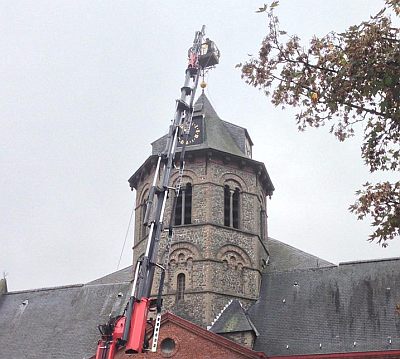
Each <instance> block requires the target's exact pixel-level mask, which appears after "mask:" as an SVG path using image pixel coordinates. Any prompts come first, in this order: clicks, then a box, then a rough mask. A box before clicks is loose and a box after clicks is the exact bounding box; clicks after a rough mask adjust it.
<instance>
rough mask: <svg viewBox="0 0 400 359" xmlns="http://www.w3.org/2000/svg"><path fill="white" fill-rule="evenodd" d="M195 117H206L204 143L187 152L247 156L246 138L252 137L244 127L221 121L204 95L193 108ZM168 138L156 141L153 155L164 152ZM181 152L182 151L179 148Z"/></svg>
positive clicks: (187, 149)
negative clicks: (210, 152)
mask: <svg viewBox="0 0 400 359" xmlns="http://www.w3.org/2000/svg"><path fill="white" fill-rule="evenodd" d="M193 109H194V111H193V117H195V116H200V115H203V116H204V141H203V143H201V144H199V145H191V146H187V147H186V151H193V150H199V149H205V148H211V149H214V150H217V151H221V152H226V153H230V154H233V155H236V156H241V157H246V156H245V138H246V136H247V137H248V138H249V140H250V142H251V139H250V136H249V134H248V133H247V130H246V129H245V128H243V127H240V126H237V125H234V124H232V123H229V122H226V121H223V120H221V118H220V117H219V116H218V114H217V113H216V112H215V110H214V108H213V106H212V105H211V103H210V101H209V100H208V98H207V96H206V95H205V94H204V93H202V94H201V95H200V96H199V98H198V99H197V101H196V103H195V105H194V106H193ZM166 140H167V136H166V135H165V136H163V137H161V138H159V139H158V140H156V141H154V142H153V143H152V144H151V145H152V154H153V155H157V154H158V153H160V152H162V151H163V150H164V147H165V144H166ZM177 151H178V152H179V151H180V149H179V148H178V149H177Z"/></svg>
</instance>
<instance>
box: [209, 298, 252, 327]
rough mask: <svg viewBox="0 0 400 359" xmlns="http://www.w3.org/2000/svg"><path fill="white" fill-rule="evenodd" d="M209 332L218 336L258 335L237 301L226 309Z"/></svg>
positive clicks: (233, 301)
mask: <svg viewBox="0 0 400 359" xmlns="http://www.w3.org/2000/svg"><path fill="white" fill-rule="evenodd" d="M209 330H210V331H211V332H213V333H217V334H223V333H234V332H248V331H254V333H255V334H256V335H258V331H257V329H256V328H255V327H254V325H253V323H252V321H251V320H250V318H249V316H248V315H247V313H246V311H245V310H244V308H243V307H242V305H241V304H240V302H239V301H238V300H236V299H234V300H231V302H230V303H229V304H228V305H227V306H226V308H224V310H223V311H222V313H221V314H220V315H219V316H218V318H217V319H216V320H215V322H214V323H213V325H212V326H211V328H210V329H209Z"/></svg>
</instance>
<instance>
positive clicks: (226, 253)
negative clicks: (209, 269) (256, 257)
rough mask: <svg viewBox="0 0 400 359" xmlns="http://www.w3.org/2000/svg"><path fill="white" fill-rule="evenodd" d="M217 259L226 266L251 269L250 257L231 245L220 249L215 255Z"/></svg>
mask: <svg viewBox="0 0 400 359" xmlns="http://www.w3.org/2000/svg"><path fill="white" fill-rule="evenodd" d="M217 259H218V260H220V261H223V262H226V263H227V264H228V265H230V266H233V265H236V266H237V267H238V266H239V264H241V267H242V268H243V267H251V266H252V260H251V258H250V256H249V255H248V254H247V253H246V251H244V250H243V249H242V248H240V247H239V246H236V245H233V244H227V245H225V246H223V247H221V248H220V250H219V251H218V254H217Z"/></svg>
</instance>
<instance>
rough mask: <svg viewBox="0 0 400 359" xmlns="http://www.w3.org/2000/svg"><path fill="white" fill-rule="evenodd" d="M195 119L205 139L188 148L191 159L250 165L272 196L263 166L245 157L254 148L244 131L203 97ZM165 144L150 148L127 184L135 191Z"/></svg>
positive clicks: (162, 141)
mask: <svg viewBox="0 0 400 359" xmlns="http://www.w3.org/2000/svg"><path fill="white" fill-rule="evenodd" d="M193 118H194V119H196V121H198V122H200V123H201V126H203V138H202V142H201V143H198V144H190V145H187V146H186V153H187V155H188V156H187V157H188V158H190V157H192V158H193V156H196V155H197V154H203V155H204V154H207V156H211V155H212V156H215V157H216V158H220V159H222V160H223V161H227V162H229V161H234V162H236V163H237V164H239V166H244V165H247V166H249V167H251V168H253V169H254V170H255V171H257V173H258V178H259V181H260V183H261V185H262V186H263V188H264V190H265V193H266V195H268V196H271V195H272V193H273V192H274V190H275V188H274V185H273V184H272V181H271V178H270V177H269V174H268V171H267V169H266V167H265V165H264V163H263V162H259V161H255V160H253V159H252V158H251V156H249V155H248V154H246V152H247V151H248V149H249V148H248V147H249V146H250V147H251V146H252V145H253V143H252V141H251V138H250V136H249V134H248V132H247V130H246V129H245V128H243V127H240V126H237V125H234V124H233V123H230V122H226V121H223V120H221V118H220V117H219V116H218V114H217V113H216V111H215V109H214V108H213V106H212V105H211V103H210V101H209V99H208V98H207V96H206V95H205V94H204V93H202V94H201V95H200V96H199V98H198V99H197V101H196V103H195V104H194V106H193ZM199 118H202V119H203V120H202V122H201V121H199ZM166 143H167V135H165V136H163V137H160V138H159V139H158V140H156V141H154V142H153V143H152V144H151V146H152V154H151V155H150V157H148V159H147V160H146V161H145V162H144V163H143V164H142V165H141V166H140V167H139V168H138V169H137V171H136V172H135V173H134V174H133V175H132V176H131V177H130V178H129V180H128V182H129V184H130V187H131V189H132V190H133V189H134V188H135V189H136V188H137V186H138V183H140V181H141V180H142V179H143V177H144V176H146V174H148V173H150V171H151V168H152V167H153V166H154V165H155V163H156V161H157V157H158V155H159V154H160V153H162V152H163V151H164V150H165V146H166ZM180 151H181V148H180V147H178V148H177V150H176V152H177V153H180Z"/></svg>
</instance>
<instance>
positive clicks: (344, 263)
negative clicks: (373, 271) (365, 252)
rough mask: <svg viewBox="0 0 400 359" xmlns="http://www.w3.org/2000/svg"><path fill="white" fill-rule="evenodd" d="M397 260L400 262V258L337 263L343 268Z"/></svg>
mask: <svg viewBox="0 0 400 359" xmlns="http://www.w3.org/2000/svg"><path fill="white" fill-rule="evenodd" d="M398 260H400V257H389V258H376V259H361V260H358V261H348V262H339V266H344V265H349V264H360V263H376V262H390V261H398Z"/></svg>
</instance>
